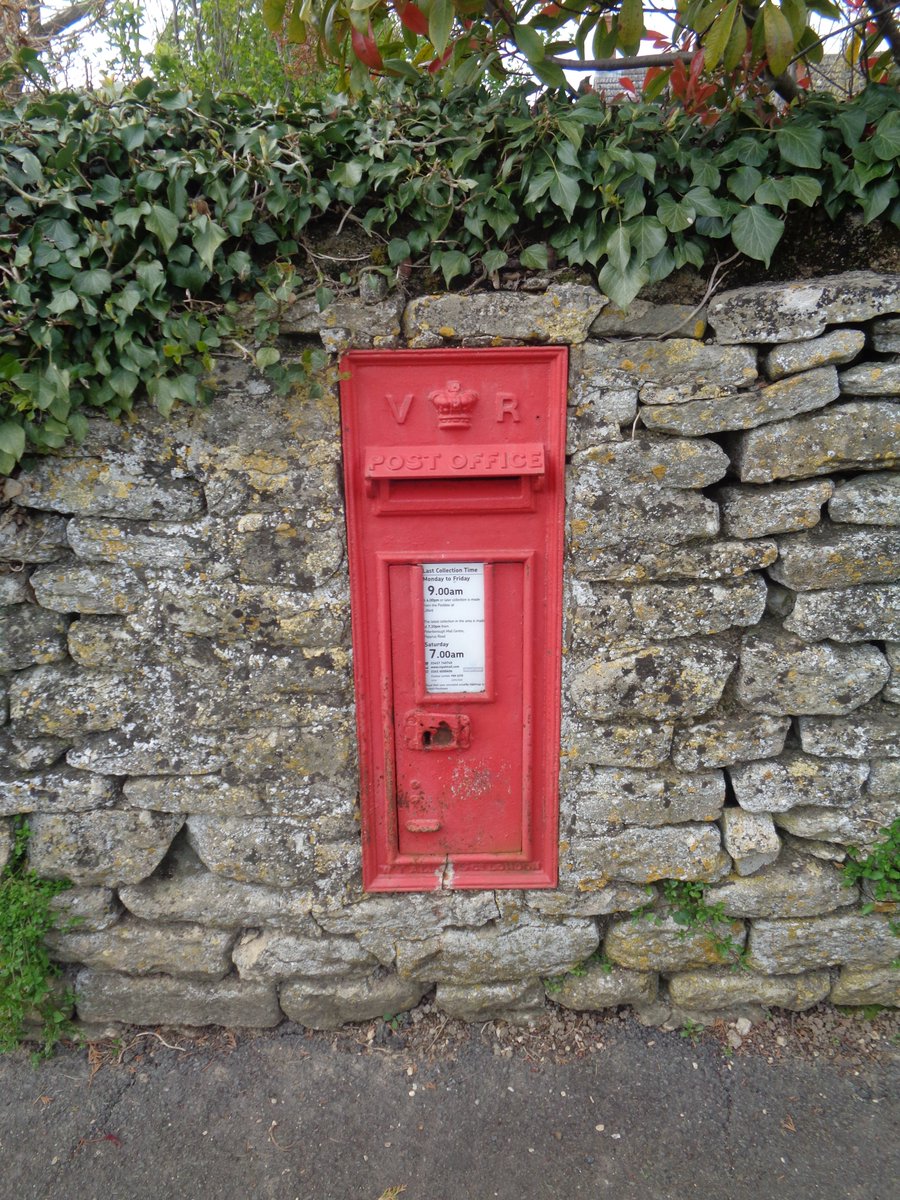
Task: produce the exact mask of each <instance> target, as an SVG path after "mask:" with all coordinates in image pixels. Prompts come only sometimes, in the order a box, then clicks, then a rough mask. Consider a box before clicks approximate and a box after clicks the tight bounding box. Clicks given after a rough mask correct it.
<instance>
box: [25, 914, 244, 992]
mask: <svg viewBox="0 0 900 1200" xmlns="http://www.w3.org/2000/svg"><path fill="white" fill-rule="evenodd" d="M234 938H235V935H234V933H230V932H228V931H226V930H221V929H213V928H210V927H209V925H207V924H203V925H188V924H178V925H154V924H152V923H151V922H148V921H139V920H137V919H136V918H134V917H126V918H124V920H122V921H119V922H118V924H116V925H113V926H112V927H111V928H109V929H104V930H101V931H100V932H97V933H87V932H82V931H81V930H75V931H72V932H54V933H51V934H48V936H47V945H48V947H49V949H50V953H51V955H52V957H53V958H55V959H56V960H57V961H58V962H66V963H83V964H84V965H85V966H87V967H94V968H95V969H96V970H100V971H121V972H123V973H125V974H128V975H155V974H160V973H162V974H164V975H176V976H183V977H184V978H185V979H207V978H209V979H222V978H223V977H224V976H225V975H227V974H228V972H229V971H230V970H231V955H230V950H231V947H232V944H233V942H234Z"/></svg>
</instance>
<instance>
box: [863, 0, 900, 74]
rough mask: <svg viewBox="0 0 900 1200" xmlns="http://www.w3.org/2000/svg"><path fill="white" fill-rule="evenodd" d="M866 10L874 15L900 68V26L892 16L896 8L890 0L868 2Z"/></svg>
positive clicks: (877, 25) (878, 27)
mask: <svg viewBox="0 0 900 1200" xmlns="http://www.w3.org/2000/svg"><path fill="white" fill-rule="evenodd" d="M866 8H867V9H868V10H869V12H870V13H871V14H872V17H873V19H874V21H875V25H876V27H877V29H878V32H879V33H880V34H881V36H882V37H883V38H884V40H885V41H886V42H887V44H888V46H889V47H890V50H891V57H892V58H893V60H894V62H895V63H896V65H897V66H898V67H900V26H898V24H897V22H896V21H895V20H894V18H893V16H892V15H891V13H892V11H893V9H894V6H893V5H892V4H890V3H888V0H866Z"/></svg>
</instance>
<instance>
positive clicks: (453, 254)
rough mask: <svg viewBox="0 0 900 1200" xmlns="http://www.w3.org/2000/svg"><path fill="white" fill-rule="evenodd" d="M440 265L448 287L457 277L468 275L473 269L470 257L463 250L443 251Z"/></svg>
mask: <svg viewBox="0 0 900 1200" xmlns="http://www.w3.org/2000/svg"><path fill="white" fill-rule="evenodd" d="M438 264H439V266H440V268H441V272H442V273H443V276H444V282H445V283H446V284H447V285H448V286H449V284H450V282H451V281H452V280H453V279H456V278H457V276H459V275H468V274H469V272H470V271H471V269H472V264H471V262H470V261H469V256H468V255H467V254H463V252H462V251H461V250H443V251H442V252H441V254H440V255H439V257H438Z"/></svg>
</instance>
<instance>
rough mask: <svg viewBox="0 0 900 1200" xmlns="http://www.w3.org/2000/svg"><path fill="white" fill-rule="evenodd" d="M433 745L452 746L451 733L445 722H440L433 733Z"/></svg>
mask: <svg viewBox="0 0 900 1200" xmlns="http://www.w3.org/2000/svg"><path fill="white" fill-rule="evenodd" d="M434 744H435V746H451V745H452V744H453V731H452V729H451V728H450V726H449V725H448V724H447V722H446V721H441V723H440V725H438V727H437V729H436V730H435V731H434Z"/></svg>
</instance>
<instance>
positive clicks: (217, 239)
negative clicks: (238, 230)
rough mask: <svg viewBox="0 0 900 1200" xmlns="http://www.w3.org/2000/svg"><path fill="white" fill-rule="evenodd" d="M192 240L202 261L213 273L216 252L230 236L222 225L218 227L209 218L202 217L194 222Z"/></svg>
mask: <svg viewBox="0 0 900 1200" xmlns="http://www.w3.org/2000/svg"><path fill="white" fill-rule="evenodd" d="M192 240H193V243H194V246H195V248H196V250H197V253H198V254H199V255H200V261H201V262H202V263H203V265H204V266H205V267H206V269H207V270H208V271H211V270H212V269H213V260H214V259H215V255H216V250H218V248H219V246H221V245H222V243H223V242H224V241H227V240H228V234H227V233H226V232H225V230H224V229H223V228H222V226H221V225H217V224H216V222H215V221H212V220H210V218H209V217H207V216H200V217H197V219H196V220H195V221H194V224H193V239H192Z"/></svg>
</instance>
